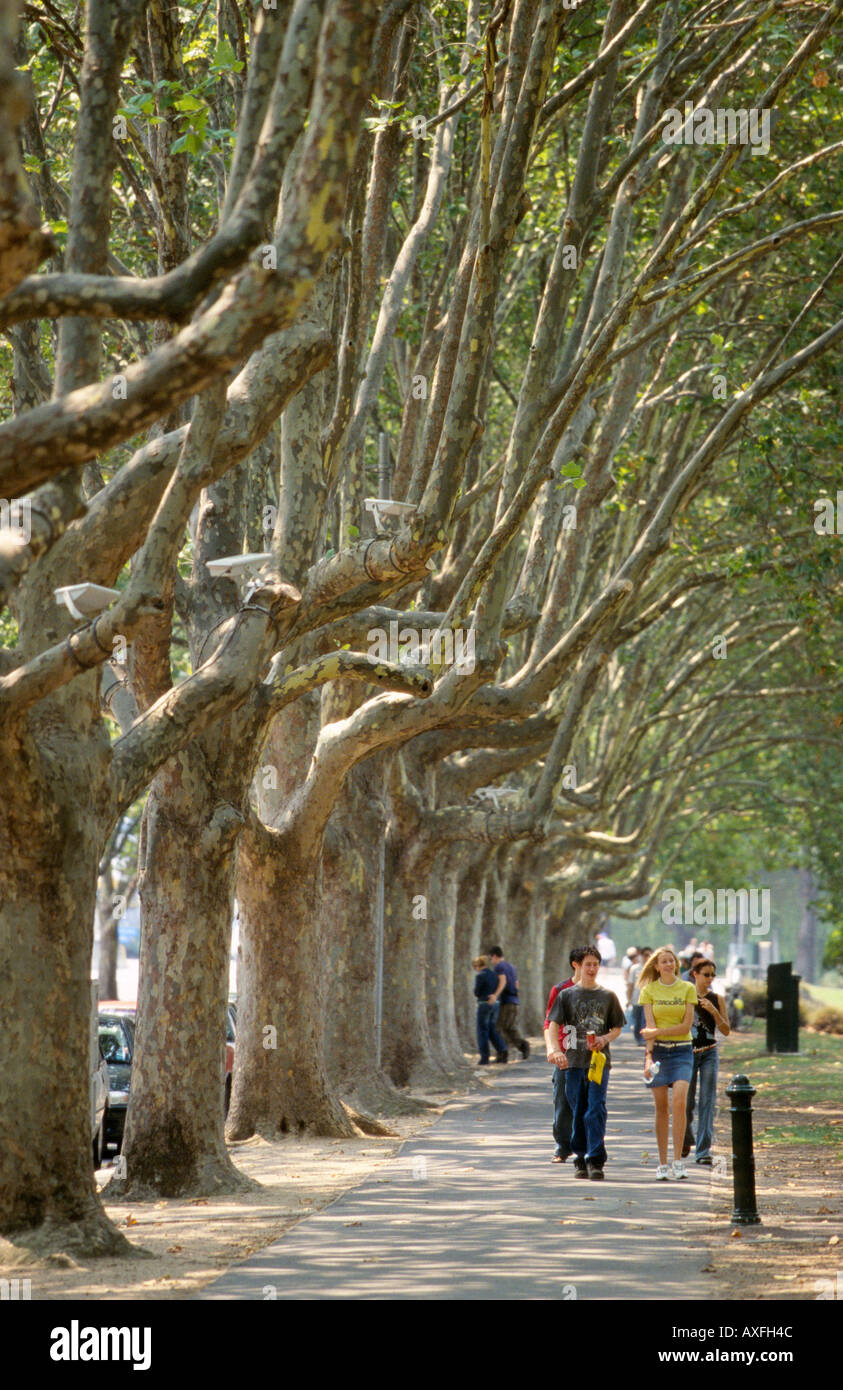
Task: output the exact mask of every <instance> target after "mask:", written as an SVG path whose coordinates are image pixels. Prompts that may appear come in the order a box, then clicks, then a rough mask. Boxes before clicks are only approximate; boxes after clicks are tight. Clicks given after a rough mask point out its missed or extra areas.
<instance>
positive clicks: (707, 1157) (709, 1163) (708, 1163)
mask: <svg viewBox="0 0 843 1390" xmlns="http://www.w3.org/2000/svg"><path fill="white" fill-rule="evenodd" d="M697 1163H703V1164H705V1166H706V1168H711V1167H713V1165H714V1159H713V1158H712V1157H711V1154H703V1156H702V1158H698V1159H697Z"/></svg>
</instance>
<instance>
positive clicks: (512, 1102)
mask: <svg viewBox="0 0 843 1390" xmlns="http://www.w3.org/2000/svg"><path fill="white" fill-rule="evenodd" d="M613 1053H614V1057H615V1064H614V1066H613V1068H612V1077H611V1081H610V1084H609V1127H608V1130H607V1135H606V1147H607V1149H608V1153H609V1161H608V1163H607V1166H606V1180H605V1181H604V1182H603V1183H597V1182H587V1181H578V1180H576V1179H575V1178H574V1176H573V1170H572V1166H571V1163H570V1161H569V1162H568V1163H566V1164H562V1165H559V1164H557V1165H553V1164H552V1163H551V1161H550V1160H551V1157H552V1154H553V1143H552V1138H551V1134H550V1123H551V1117H552V1105H551V1090H550V1068H549V1067H548V1066H547V1064H546V1062H545V1060H544V1057H543V1054H542V1053H541V1052H539V1053H538V1055H536V1053H534V1056H533V1058H531V1059H530V1061H529V1062H527V1063H519V1064H517V1065H516V1066H511V1067H507V1068H493V1069H492V1068H490V1075H489V1080H488V1088H484V1090H483V1092H482V1093H481V1094H479V1095H478V1094H473V1095H471V1096H467V1097H465V1098H462V1099H460V1100H458V1101H455V1102H453V1103H452V1104H450V1105H449V1106H448V1107H447V1109H446V1111H445V1113H444V1114H443V1116H442V1118H441V1119H440V1120H439V1121H438V1122H437V1123H436V1124H435V1125H434V1126H433V1128H432V1129H430V1130H428V1131H427V1132H426V1133H425V1135H424V1136H423V1137H419V1138H416V1139H413V1140H411V1141H409V1142H408V1143H406V1144H405V1145H404V1146H403V1147H402V1149H401V1151H400V1153H399V1154H398V1155H397V1156H396V1157H395V1159H394V1160H393V1161H392V1163H391V1164H390V1165H389V1167H388V1169H387V1170H386V1172H387V1176H379V1177H374V1176H373V1177H370V1178H368V1179H367V1180H366V1181H365V1182H364V1183H362V1184H361V1185H360V1186H359V1187H357V1188H355V1189H354V1190H353V1191H352V1192H349V1193H346V1194H345V1195H344V1196H343V1197H341V1198H339V1199H338V1200H337V1201H336V1202H334V1203H332V1205H331V1206H329V1207H326V1208H325V1209H324V1210H323V1211H321V1212H319V1213H316V1214H314V1215H313V1216H311V1217H307V1218H306V1219H305V1220H303V1221H301V1222H299V1224H298V1225H297V1226H295V1227H294V1228H293V1229H292V1230H291V1231H290V1232H289V1233H288V1234H287V1235H286V1236H284V1237H283V1238H282V1239H281V1240H280V1241H278V1242H276V1243H275V1244H274V1245H271V1246H268V1247H267V1248H266V1249H265V1250H263V1251H262V1252H261V1253H260V1254H258V1255H255V1256H253V1257H252V1258H251V1259H250V1260H248V1261H247V1262H246V1263H245V1264H242V1265H239V1266H236V1267H234V1268H232V1269H230V1270H229V1271H228V1273H227V1274H226V1275H225V1276H224V1277H223V1278H221V1279H219V1280H217V1281H216V1282H215V1283H213V1284H210V1285H209V1286H208V1287H207V1288H206V1289H205V1290H204V1292H203V1295H202V1297H205V1298H211V1299H219V1298H247V1299H248V1298H252V1299H262V1298H263V1299H269V1298H273V1297H276V1298H279V1299H282V1298H283V1299H290V1298H306V1299H312V1298H357V1299H361V1298H362V1299H459V1300H470V1299H573V1298H576V1299H606V1298H622V1299H630V1298H632V1299H692V1298H711V1297H712V1295H714V1296H715V1297H716V1293H715V1291H714V1289H713V1288H712V1283H713V1281H712V1280H711V1277H710V1276H707V1275H706V1274H704V1273H702V1272H701V1268H702V1266H703V1265H704V1264H705V1263H706V1256H705V1252H703V1251H700V1252H695V1251H694V1250H693V1249H689V1248H688V1247H687V1245H686V1244H685V1243H684V1242H683V1239H682V1226H683V1223H684V1219H685V1213H686V1212H688V1211H690V1210H691V1209H693V1210H694V1211H704V1210H705V1208H706V1206H707V1203H708V1196H709V1190H710V1183H711V1182H712V1180H713V1179H712V1174H711V1170H710V1169H702V1170H701V1169H695V1168H694V1165H693V1163H691V1164H690V1165H689V1177H688V1180H687V1181H684V1182H673V1181H671V1182H669V1183H657V1182H656V1181H655V1169H656V1162H657V1158H656V1151H655V1135H654V1133H653V1122H652V1101H651V1099H650V1094H649V1092H648V1091H647V1089H646V1088H645V1086H644V1084H643V1081H642V1079H641V1065H642V1058H641V1052H640V1049H639V1048H637V1047H636V1046H635V1044H634V1043H633V1042H632V1041H631V1039H630V1037H629V1035H628V1034H626V1033H625V1034H624V1035H623V1037H622V1038H621V1039H620V1040H619V1041H618V1043H616V1044H614V1045H613ZM382 1171H383V1170H382Z"/></svg>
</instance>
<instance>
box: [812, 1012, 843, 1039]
mask: <svg viewBox="0 0 843 1390" xmlns="http://www.w3.org/2000/svg"><path fill="white" fill-rule="evenodd" d="M808 1027H809V1028H816V1030H817V1032H818V1033H836V1034H838V1035H841V1036H843V1011H841V1010H840V1009H832V1008H831V1007H830V1005H828V1004H824V1005H822V1006H821V1007H820V1008H819V1009H810V1010H809V1011H808Z"/></svg>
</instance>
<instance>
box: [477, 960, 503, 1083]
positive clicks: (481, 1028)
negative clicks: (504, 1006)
mask: <svg viewBox="0 0 843 1390" xmlns="http://www.w3.org/2000/svg"><path fill="white" fill-rule="evenodd" d="M472 965H473V966H474V969H475V970H476V971H477V974H476V975H475V977H474V997H475V999H476V1000H477V1047H478V1050H479V1052H480V1061H479V1062H478V1064H477V1065H478V1066H480V1067H487V1066H488V1065H489V1042H490V1041H491V1044H492V1047H493V1048H494V1049H495V1052H496V1054H497V1056H496V1058H495V1060H496V1061H500V1060H501V1058H503V1060H504V1061H506V1043H505V1042H504V1040H503V1038H502V1037H501V1036H500V1034H499V1033H498V1030H497V1028H496V1027H495V1023H496V1021H497V1017H498V1013H499V1011H500V1004H498V1003H497V1001H493V999H492V996H493V995H494V993H495V990H496V988H497V984H498V977H497V975H496V974H495V972H494V970H490V969H489V962H488V960H487V958H486V956H478V957H477V959H476V960H474V961H472Z"/></svg>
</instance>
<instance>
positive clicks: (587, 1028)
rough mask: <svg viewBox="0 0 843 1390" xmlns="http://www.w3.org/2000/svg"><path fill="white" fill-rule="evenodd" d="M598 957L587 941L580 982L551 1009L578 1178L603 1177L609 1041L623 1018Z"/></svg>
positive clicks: (552, 1036) (555, 1055)
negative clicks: (601, 977) (601, 978)
mask: <svg viewBox="0 0 843 1390" xmlns="http://www.w3.org/2000/svg"><path fill="white" fill-rule="evenodd" d="M600 961H601V958H600V952H599V951H598V949H597V947H596V946H589V947H588V949H587V950H586V952H585V955H584V956H583V961H582V978H581V980H580V983H579V985H577V986H575V987H573V988H571V989H563V990H562V992H561V994H558V995H557V996H556V1000H555V1002H554V1005H553V1008H552V1009H551V1011H550V1041H551V1045H552V1048H553V1052H552V1054H551V1060H552V1061H553V1062H554V1064H555V1065H556V1066H557V1067H561V1068H562V1070H563V1071H564V1072H565V1090H566V1092H567V1096H568V1103H569V1105H570V1107H571V1109H572V1110H573V1112H574V1124H573V1130H572V1133H571V1148H572V1149H573V1153H574V1177H575V1178H592V1179H600V1180H602V1178H603V1167H604V1164H605V1162H606V1146H605V1143H604V1137H605V1134H606V1089H607V1087H608V1084H609V1068H610V1067H611V1064H612V1059H611V1055H610V1052H609V1044H610V1043H612V1042H614V1040H615V1038H617V1037H618V1036H619V1035H620V1032H621V1029H622V1028H623V1025H624V1022H625V1020H624V1013H623V1009H622V1008H621V1006H620V1001H619V999H618V997H617V995H616V994H613V993H612V991H611V990H608V989H603V988H601V986H600V985H598V983H597V972H598V970H599V969H600ZM560 1028H561V1029H562V1030H563V1037H562V1038H561V1039H560V1036H559V1034H560ZM598 1054H599V1055H598Z"/></svg>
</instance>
